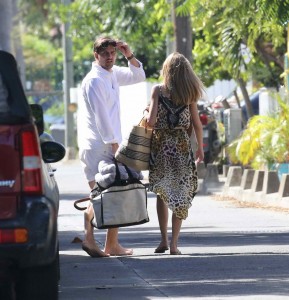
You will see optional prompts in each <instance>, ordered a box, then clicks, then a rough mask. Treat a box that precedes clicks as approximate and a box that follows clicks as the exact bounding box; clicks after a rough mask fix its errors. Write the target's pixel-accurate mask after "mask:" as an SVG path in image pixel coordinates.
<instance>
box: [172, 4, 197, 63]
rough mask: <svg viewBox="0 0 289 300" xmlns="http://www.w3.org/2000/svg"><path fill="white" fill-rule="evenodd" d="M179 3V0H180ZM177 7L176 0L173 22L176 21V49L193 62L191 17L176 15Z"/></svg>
mask: <svg viewBox="0 0 289 300" xmlns="http://www.w3.org/2000/svg"><path fill="white" fill-rule="evenodd" d="M178 3H179V2H178ZM176 7H177V3H176V1H174V9H173V23H174V37H175V47H174V48H175V50H176V51H178V52H180V53H181V54H183V55H184V56H185V57H186V58H187V59H188V60H189V61H190V62H191V63H192V61H193V58H192V48H193V43H192V26H191V17H190V15H188V16H178V15H176V10H175V8H176Z"/></svg>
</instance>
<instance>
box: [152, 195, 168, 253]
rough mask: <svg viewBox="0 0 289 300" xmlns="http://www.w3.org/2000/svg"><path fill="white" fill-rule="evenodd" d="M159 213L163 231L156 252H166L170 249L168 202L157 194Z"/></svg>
mask: <svg viewBox="0 0 289 300" xmlns="http://www.w3.org/2000/svg"><path fill="white" fill-rule="evenodd" d="M157 214H158V220H159V226H160V231H161V242H160V244H159V246H158V247H157V248H156V250H155V252H156V253H162V252H165V250H168V217H169V211H168V207H167V205H166V203H165V202H164V201H163V200H162V199H161V198H160V197H159V196H157Z"/></svg>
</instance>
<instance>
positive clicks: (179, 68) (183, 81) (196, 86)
mask: <svg viewBox="0 0 289 300" xmlns="http://www.w3.org/2000/svg"><path fill="white" fill-rule="evenodd" d="M161 76H162V77H163V83H164V87H165V89H166V90H167V91H168V92H169V93H170V98H171V99H172V101H173V102H174V103H175V104H176V105H189V104H191V103H192V102H197V101H198V99H199V98H201V97H202V95H203V89H204V86H203V83H202V82H201V80H200V79H199V78H198V76H197V75H196V74H195V72H194V71H193V68H192V66H191V64H190V62H189V61H188V60H187V59H186V58H185V56H184V55H182V54H180V53H178V52H174V53H172V54H170V55H169V56H168V57H167V58H166V60H165V61H164V63H163V67H162V70H161Z"/></svg>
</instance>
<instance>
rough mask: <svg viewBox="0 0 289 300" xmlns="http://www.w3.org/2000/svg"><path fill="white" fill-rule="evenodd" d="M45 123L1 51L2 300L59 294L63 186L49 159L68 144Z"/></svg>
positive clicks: (54, 158) (60, 154)
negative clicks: (53, 136) (50, 133)
mask: <svg viewBox="0 0 289 300" xmlns="http://www.w3.org/2000/svg"><path fill="white" fill-rule="evenodd" d="M43 128H44V126H43V111H42V108H41V106H39V105H36V104H35V105H29V104H28V102H27V99H26V97H25V94H24V90H23V87H22V85H21V81H20V78H19V75H18V71H17V64H16V61H15V59H14V57H13V56H12V55H11V54H9V53H7V52H5V51H0V299H5V300H6V299H21V300H22V299H29V300H32V299H37V300H43V299H47V300H48V299H49V300H54V299H58V277H59V259H58V255H59V254H58V237H57V216H58V207H59V191H58V187H57V184H56V181H55V179H54V173H53V172H54V170H53V169H52V167H51V165H50V163H54V162H57V161H59V160H61V159H62V158H63V157H64V155H65V148H64V147H63V146H62V145H61V144H59V143H56V142H54V141H52V140H49V139H47V135H45V133H44V132H43Z"/></svg>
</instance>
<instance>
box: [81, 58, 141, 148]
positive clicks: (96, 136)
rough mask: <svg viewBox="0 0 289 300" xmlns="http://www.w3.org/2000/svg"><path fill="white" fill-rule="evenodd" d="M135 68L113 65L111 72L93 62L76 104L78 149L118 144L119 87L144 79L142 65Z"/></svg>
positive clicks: (119, 139)
mask: <svg viewBox="0 0 289 300" xmlns="http://www.w3.org/2000/svg"><path fill="white" fill-rule="evenodd" d="M139 64H140V67H135V66H133V65H132V64H130V63H129V66H128V67H118V66H113V67H112V69H111V70H110V71H107V70H105V69H103V68H102V67H101V66H99V65H97V64H96V63H95V62H93V63H92V68H91V71H90V72H89V73H88V74H87V75H86V77H85V78H84V79H83V81H82V86H81V88H82V96H83V97H82V99H80V100H79V101H78V114H77V115H78V116H77V131H78V132H77V136H78V147H79V149H97V147H98V146H100V145H103V144H112V143H120V142H121V140H122V136H121V124H120V102H119V86H122V85H130V84H134V83H138V82H141V81H144V80H145V78H146V77H145V72H144V70H143V67H142V64H141V63H140V62H139Z"/></svg>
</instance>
